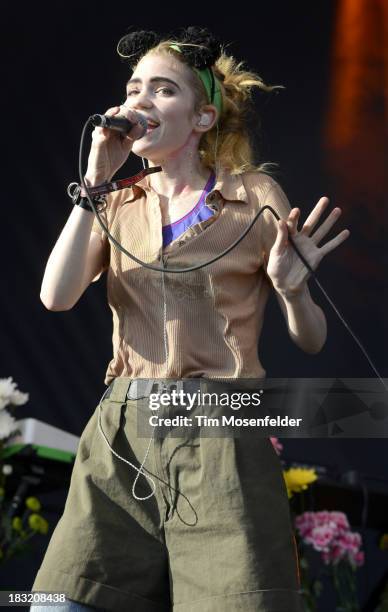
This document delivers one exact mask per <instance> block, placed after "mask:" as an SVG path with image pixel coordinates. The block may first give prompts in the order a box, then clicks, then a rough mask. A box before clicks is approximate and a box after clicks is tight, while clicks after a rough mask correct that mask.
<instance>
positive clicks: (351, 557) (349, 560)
mask: <svg viewBox="0 0 388 612" xmlns="http://www.w3.org/2000/svg"><path fill="white" fill-rule="evenodd" d="M295 527H296V529H297V531H298V534H299V536H300V538H301V540H302V542H303V543H304V544H306V545H309V546H312V547H313V549H314V550H315V551H317V552H319V553H320V555H321V560H322V561H323V563H324V564H325V566H328V567H329V569H330V571H329V573H330V574H331V576H332V578H333V583H334V588H335V590H336V595H337V607H336V610H337V611H338V612H357V611H358V610H360V608H359V604H358V598H357V589H356V578H355V571H356V569H357V567H359V566H361V565H363V563H364V553H363V552H362V551H361V550H360V547H361V544H362V538H361V535H360V534H359V533H357V532H353V531H351V530H350V525H349V522H348V519H347V517H346V515H345V514H344V513H343V512H336V511H333V512H328V511H327V510H323V511H321V512H303V514H301V515H299V516H297V517H296V518H295Z"/></svg>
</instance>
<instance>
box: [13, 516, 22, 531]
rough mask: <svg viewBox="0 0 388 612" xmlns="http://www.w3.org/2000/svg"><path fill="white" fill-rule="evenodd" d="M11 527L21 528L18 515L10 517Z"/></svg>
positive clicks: (17, 529) (20, 520)
mask: <svg viewBox="0 0 388 612" xmlns="http://www.w3.org/2000/svg"><path fill="white" fill-rule="evenodd" d="M12 529H14V530H15V531H21V530H22V519H21V518H20V516H14V518H13V519H12Z"/></svg>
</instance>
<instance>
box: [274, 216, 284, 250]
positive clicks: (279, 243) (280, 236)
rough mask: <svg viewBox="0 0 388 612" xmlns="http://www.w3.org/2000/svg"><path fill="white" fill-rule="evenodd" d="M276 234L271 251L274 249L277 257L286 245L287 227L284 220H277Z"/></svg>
mask: <svg viewBox="0 0 388 612" xmlns="http://www.w3.org/2000/svg"><path fill="white" fill-rule="evenodd" d="M277 232H278V233H277V235H276V240H275V242H274V244H273V247H272V249H274V250H275V252H276V253H277V254H278V255H281V254H282V253H283V251H284V249H285V248H286V246H287V244H288V226H287V223H286V221H285V220H284V219H279V221H278V225H277Z"/></svg>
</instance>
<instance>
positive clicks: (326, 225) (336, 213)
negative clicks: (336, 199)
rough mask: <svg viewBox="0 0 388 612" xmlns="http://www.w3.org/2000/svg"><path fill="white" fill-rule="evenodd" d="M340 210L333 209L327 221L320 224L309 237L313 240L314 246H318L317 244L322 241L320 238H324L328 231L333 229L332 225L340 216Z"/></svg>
mask: <svg viewBox="0 0 388 612" xmlns="http://www.w3.org/2000/svg"><path fill="white" fill-rule="evenodd" d="M341 212H342V211H341V209H340V208H334V209H333V210H332V211H331V213H330V215H329V216H328V217H327V219H325V221H324V222H323V223H322V225H320V226H319V227H318V229H317V231H316V232H314V234H313V235H312V236H311V238H312V240H314V242H315V244H319V242H320V241H321V240H322V238H323V237H324V236H326V234H327V233H328V232H329V230H331V228H332V227H333V225H334V223H335V222H336V221H337V220H338V219H339V217H340V216H341Z"/></svg>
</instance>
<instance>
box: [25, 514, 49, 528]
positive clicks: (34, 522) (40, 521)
mask: <svg viewBox="0 0 388 612" xmlns="http://www.w3.org/2000/svg"><path fill="white" fill-rule="evenodd" d="M28 524H29V526H30V527H31V529H32V530H33V531H39V533H47V532H48V522H47V521H46V519H45V518H43V516H40V514H35V513H34V514H31V515H30V516H29V517H28Z"/></svg>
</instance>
